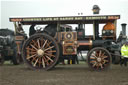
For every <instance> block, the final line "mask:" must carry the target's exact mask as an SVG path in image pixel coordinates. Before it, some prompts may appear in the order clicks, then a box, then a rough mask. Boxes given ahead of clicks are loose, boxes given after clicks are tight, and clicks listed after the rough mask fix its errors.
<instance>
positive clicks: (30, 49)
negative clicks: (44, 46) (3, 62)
mask: <svg viewBox="0 0 128 85" xmlns="http://www.w3.org/2000/svg"><path fill="white" fill-rule="evenodd" d="M26 50H29V51H36V50H35V49H32V48H29V47H27V48H26Z"/></svg>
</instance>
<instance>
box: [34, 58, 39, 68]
mask: <svg viewBox="0 0 128 85" xmlns="http://www.w3.org/2000/svg"><path fill="white" fill-rule="evenodd" d="M37 62H38V59H36V62H35V63H34V65H33V66H34V67H35V66H36V64H37Z"/></svg>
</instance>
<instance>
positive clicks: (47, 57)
mask: <svg viewBox="0 0 128 85" xmlns="http://www.w3.org/2000/svg"><path fill="white" fill-rule="evenodd" d="M22 57H23V59H24V61H25V62H26V64H27V65H28V66H29V67H30V68H32V69H44V70H49V69H51V68H52V67H54V66H55V65H56V63H57V61H58V59H59V47H58V44H57V43H56V41H55V40H54V39H53V38H52V37H51V36H49V35H48V34H45V33H43V34H41V33H38V34H34V35H32V36H31V37H30V38H29V39H28V40H26V42H25V43H24V45H23V49H22Z"/></svg>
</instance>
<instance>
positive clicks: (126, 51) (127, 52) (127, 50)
mask: <svg viewBox="0 0 128 85" xmlns="http://www.w3.org/2000/svg"><path fill="white" fill-rule="evenodd" d="M121 55H122V59H121V65H122V64H124V66H127V61H128V42H126V43H125V44H124V45H123V46H122V47H121Z"/></svg>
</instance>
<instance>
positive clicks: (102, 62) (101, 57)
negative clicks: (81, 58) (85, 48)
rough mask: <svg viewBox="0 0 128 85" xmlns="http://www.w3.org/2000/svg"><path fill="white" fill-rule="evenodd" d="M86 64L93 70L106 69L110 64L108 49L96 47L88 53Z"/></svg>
mask: <svg viewBox="0 0 128 85" xmlns="http://www.w3.org/2000/svg"><path fill="white" fill-rule="evenodd" d="M87 58H88V59H87V60H88V65H89V67H90V68H91V69H93V70H104V69H107V68H108V67H109V66H110V64H111V55H110V53H109V51H107V50H106V49H104V48H102V47H96V48H94V49H92V50H91V51H90V52H89V53H88V57H87Z"/></svg>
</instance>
